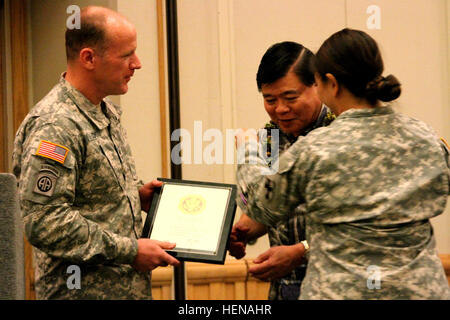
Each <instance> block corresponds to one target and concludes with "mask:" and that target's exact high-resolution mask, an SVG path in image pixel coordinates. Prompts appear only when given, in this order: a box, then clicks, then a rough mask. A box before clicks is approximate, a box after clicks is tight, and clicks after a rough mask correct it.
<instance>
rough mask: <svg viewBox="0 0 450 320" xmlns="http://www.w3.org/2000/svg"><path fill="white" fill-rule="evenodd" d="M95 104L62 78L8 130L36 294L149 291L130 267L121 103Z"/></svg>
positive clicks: (131, 203)
mask: <svg viewBox="0 0 450 320" xmlns="http://www.w3.org/2000/svg"><path fill="white" fill-rule="evenodd" d="M101 105H102V108H100V107H99V106H95V105H93V104H92V103H90V102H89V100H88V99H86V98H85V97H84V96H83V95H82V94H81V93H80V92H79V91H77V90H76V89H74V88H73V87H72V86H71V85H70V84H69V83H68V82H67V81H65V79H64V78H63V77H62V78H61V80H60V82H59V84H57V85H56V86H55V87H54V88H53V89H52V90H51V91H50V93H49V94H48V95H47V96H46V97H44V98H43V99H42V100H41V101H40V102H39V103H38V104H37V105H36V106H35V107H34V108H33V109H32V110H31V111H30V113H29V114H28V115H27V117H26V118H25V120H24V121H23V123H22V125H21V126H20V128H19V130H18V132H17V134H16V139H15V143H14V154H13V166H14V168H13V170H14V174H15V175H16V176H17V178H18V180H19V193H20V194H19V195H20V203H21V208H22V211H23V219H24V225H25V233H26V236H27V238H28V240H29V241H30V243H31V244H32V245H33V247H34V263H35V274H36V277H35V278H36V279H35V280H36V283H35V287H36V293H37V298H38V299H149V298H151V286H150V275H149V274H143V273H139V272H137V271H136V270H135V269H133V268H132V267H131V266H130V263H132V262H133V260H134V258H135V256H136V254H137V238H138V235H140V232H141V230H140V229H141V225H142V221H141V220H142V218H141V207H140V200H139V193H138V187H139V186H140V183H139V182H138V180H137V177H136V172H135V165H134V160H133V158H132V155H131V152H130V147H129V145H128V143H127V141H126V134H125V130H124V128H123V127H122V126H121V124H120V115H121V110H120V109H119V107H117V106H115V105H113V104H111V103H109V102H102V104H101ZM102 109H103V111H102ZM70 265H76V266H78V267H79V268H80V271H81V274H80V275H81V277H80V280H81V281H80V284H81V288H80V289H76V288H74V286H73V285H71V286H68V280H69V279H68V278H69V276H70V275H71V273H68V267H69V266H70ZM73 281H74V283H75V280H73ZM75 284H76V283H75ZM71 288H74V289H71Z"/></svg>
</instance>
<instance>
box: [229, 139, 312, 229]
mask: <svg viewBox="0 0 450 320" xmlns="http://www.w3.org/2000/svg"><path fill="white" fill-rule="evenodd" d="M303 140H304V139H303V138H302V137H299V139H298V140H297V141H296V142H295V144H293V145H292V146H291V147H290V148H289V149H288V150H287V151H285V152H284V153H283V154H282V155H281V156H280V158H279V161H278V163H275V164H274V165H273V167H272V169H274V168H278V172H277V173H275V174H274V173H273V171H272V170H270V169H269V168H268V167H267V165H266V164H265V163H264V162H263V161H262V160H261V159H260V158H259V157H258V155H257V145H256V142H249V143H246V144H245V160H243V161H239V164H238V169H237V182H238V184H239V185H240V186H241V188H242V187H244V188H245V189H246V192H247V205H246V209H247V214H248V216H249V217H250V218H252V219H254V220H256V221H258V222H260V223H263V224H265V225H275V224H276V223H277V222H279V221H280V220H282V219H286V218H288V216H289V215H290V214H292V213H294V212H295V208H296V207H297V206H298V205H299V204H300V203H302V202H304V200H303V198H302V196H301V194H302V190H303V189H304V187H305V186H304V185H305V182H306V178H307V177H306V172H308V170H307V166H308V162H307V161H305V160H306V157H304V156H303V155H305V154H307V151H306V148H307V145H305V144H304V143H303ZM302 162H304V163H302Z"/></svg>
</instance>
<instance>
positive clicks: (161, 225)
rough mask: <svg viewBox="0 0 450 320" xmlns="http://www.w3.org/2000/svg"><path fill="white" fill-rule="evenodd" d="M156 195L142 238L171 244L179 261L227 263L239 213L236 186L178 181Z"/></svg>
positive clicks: (169, 184)
mask: <svg viewBox="0 0 450 320" xmlns="http://www.w3.org/2000/svg"><path fill="white" fill-rule="evenodd" d="M159 180H161V181H163V182H164V184H163V186H162V187H161V189H158V190H156V191H155V194H154V196H153V201H152V205H151V207H150V210H149V213H148V215H147V219H146V221H145V225H144V230H143V231H142V233H143V237H148V238H150V239H153V240H159V241H170V242H174V243H176V244H177V246H176V247H175V248H174V249H172V250H169V251H168V252H169V253H170V254H172V255H173V256H175V257H176V258H178V259H180V260H190V261H200V262H209V263H222V264H223V263H224V260H225V256H226V244H227V240H228V237H229V235H230V231H231V225H232V222H233V219H234V214H235V211H236V201H235V198H236V186H235V185H232V184H223V183H212V182H203V181H187V180H175V179H161V178H160V179H159Z"/></svg>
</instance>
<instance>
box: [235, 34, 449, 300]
mask: <svg viewBox="0 0 450 320" xmlns="http://www.w3.org/2000/svg"><path fill="white" fill-rule="evenodd" d="M316 56H317V62H316V67H317V70H318V71H317V73H316V83H317V85H318V87H317V90H318V94H319V96H320V98H321V100H322V101H323V102H324V103H326V104H327V106H329V107H330V108H331V109H332V110H333V112H335V114H336V115H337V118H336V120H335V121H334V122H333V123H332V124H331V125H330V126H328V127H323V128H319V129H316V130H314V131H313V132H311V133H310V134H308V135H307V136H306V137H300V138H299V139H298V140H297V141H296V142H295V143H294V144H293V145H292V147H291V148H290V149H289V150H287V151H286V152H284V153H283V155H282V156H281V157H280V161H279V172H278V173H277V174H273V175H265V176H263V179H262V183H261V180H260V179H254V177H255V176H257V175H264V173H268V174H270V172H268V170H267V167H266V166H265V164H264V163H263V162H262V161H261V160H260V159H259V158H258V156H257V155H256V154H255V152H254V150H255V149H254V148H252V145H255V144H256V137H255V139H254V141H250V142H245V141H244V140H243V136H238V137H237V143H238V145H239V146H244V147H245V148H246V150H247V152H246V155H245V157H246V160H247V164H242V165H238V173H237V175H238V181H239V182H240V183H241V184H244V185H245V186H246V189H247V194H248V198H247V201H248V203H247V209H248V211H247V212H248V214H249V216H250V217H251V218H254V219H255V220H258V221H260V222H263V223H266V224H267V223H272V224H273V223H276V222H277V221H280V220H283V219H286V217H288V216H289V215H290V214H291V213H292V212H294V210H295V208H296V207H297V206H298V205H299V204H302V203H303V204H305V206H306V213H305V217H306V238H307V240H308V243H309V245H310V251H309V261H308V269H307V272H306V276H305V279H304V281H303V284H302V288H301V296H300V298H301V299H450V290H449V286H448V283H447V280H446V278H445V273H444V269H443V266H442V263H441V261H440V259H439V257H438V254H437V252H436V244H435V238H434V235H433V228H432V226H431V223H430V221H429V219H430V218H432V217H435V216H437V215H439V214H441V213H442V212H443V210H444V208H445V206H446V202H447V198H448V195H449V188H450V183H449V181H450V169H449V151H448V148H447V147H446V146H445V144H444V143H443V142H442V141H441V140H440V139H438V138H437V137H436V135H435V134H434V132H433V130H432V129H431V128H430V127H429V126H428V125H426V124H424V123H423V122H421V121H418V120H415V119H412V118H410V117H408V116H405V115H402V114H399V113H397V112H395V111H394V110H393V109H392V107H390V106H382V105H381V103H380V100H381V101H391V100H394V99H396V98H397V97H398V96H399V95H400V84H399V82H398V80H397V79H396V78H395V77H394V76H392V75H390V76H388V77H386V78H385V77H382V76H381V74H382V71H383V63H382V60H381V56H380V53H379V50H378V46H377V44H376V42H375V41H374V40H373V39H372V38H370V36H368V35H367V34H365V33H364V32H361V31H356V30H349V29H344V30H342V31H340V32H338V33H336V34H334V35H333V36H331V37H330V38H329V39H328V40H326V41H325V43H324V44H323V45H322V46H321V48H320V49H319V51H318V53H317V55H316ZM250 160H254V161H259V164H256V165H251V164H248V162H249V161H250ZM255 182H256V183H255ZM268 186H269V187H270V188H268Z"/></svg>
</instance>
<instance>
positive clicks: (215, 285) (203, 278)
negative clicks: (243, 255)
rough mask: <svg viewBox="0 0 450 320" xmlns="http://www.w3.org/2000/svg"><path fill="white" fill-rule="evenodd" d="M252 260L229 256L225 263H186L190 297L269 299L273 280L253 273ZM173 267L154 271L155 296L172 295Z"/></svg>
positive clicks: (206, 298) (200, 298) (161, 298)
mask: <svg viewBox="0 0 450 320" xmlns="http://www.w3.org/2000/svg"><path fill="white" fill-rule="evenodd" d="M249 265H251V263H250V262H249V260H227V261H226V262H225V264H224V265H211V264H205V263H193V262H188V263H186V273H187V279H188V286H187V300H248V299H253V300H265V299H267V295H268V290H269V283H268V282H262V281H260V280H257V279H255V278H252V277H249V275H248V268H249ZM171 284H172V268H171V267H166V268H157V269H156V270H154V271H153V273H152V288H153V289H152V290H153V298H154V299H155V300H167V299H172V294H171Z"/></svg>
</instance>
